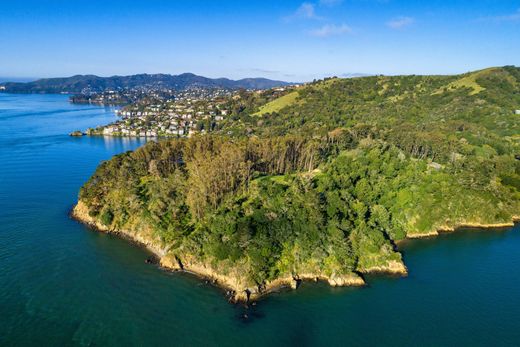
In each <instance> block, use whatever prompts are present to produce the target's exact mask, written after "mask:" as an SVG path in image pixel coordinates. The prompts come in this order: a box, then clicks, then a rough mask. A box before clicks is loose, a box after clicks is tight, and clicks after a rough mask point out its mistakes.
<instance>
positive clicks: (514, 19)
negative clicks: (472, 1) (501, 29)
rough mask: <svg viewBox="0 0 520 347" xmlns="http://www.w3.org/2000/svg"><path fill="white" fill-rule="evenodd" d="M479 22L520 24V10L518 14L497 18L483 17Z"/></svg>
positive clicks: (517, 11)
mask: <svg viewBox="0 0 520 347" xmlns="http://www.w3.org/2000/svg"><path fill="white" fill-rule="evenodd" d="M478 21H479V22H490V21H492V22H520V8H519V9H518V10H516V12H514V13H511V14H507V15H503V16H495V17H482V18H479V19H478Z"/></svg>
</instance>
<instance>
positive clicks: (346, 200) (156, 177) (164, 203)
mask: <svg viewBox="0 0 520 347" xmlns="http://www.w3.org/2000/svg"><path fill="white" fill-rule="evenodd" d="M255 95H256V94H255V93H250V94H247V95H243V96H242V97H240V98H235V99H233V105H231V107H230V109H231V110H232V112H231V116H230V117H229V118H228V119H226V121H225V122H223V123H222V125H221V126H219V128H217V129H215V131H214V132H211V133H207V134H204V135H197V136H193V137H191V138H188V139H173V140H172V139H169V140H162V141H159V142H149V143H148V144H146V145H144V146H143V147H141V148H139V149H137V150H135V151H133V152H127V153H124V154H120V155H117V156H115V157H114V158H112V159H111V160H109V161H106V162H103V163H101V165H100V166H99V167H98V168H97V170H96V172H95V173H94V174H93V176H92V177H91V178H90V179H89V180H88V182H86V183H85V185H84V186H83V187H82V188H81V190H80V193H79V201H78V204H77V205H76V206H75V208H74V210H73V216H74V217H75V218H77V219H78V220H80V221H82V222H84V223H87V224H90V225H92V226H94V227H96V228H97V229H99V230H102V231H107V232H114V233H121V234H124V235H126V236H128V237H130V238H131V239H133V240H136V241H138V242H141V243H143V244H145V245H146V246H147V247H148V248H149V249H150V250H152V251H153V252H154V253H155V254H156V255H157V256H158V257H159V258H160V262H161V264H162V265H163V266H165V267H167V268H171V269H179V270H185V271H189V272H193V273H196V274H199V275H201V276H204V277H208V278H211V279H213V280H214V281H216V283H217V284H219V285H220V286H222V287H224V288H226V289H228V290H229V291H230V292H229V293H230V295H231V296H232V298H233V299H234V300H238V301H241V300H244V301H246V300H253V299H256V298H258V297H260V296H262V295H264V294H266V293H269V292H270V291H273V290H275V289H278V288H280V287H282V286H290V287H293V288H295V287H296V286H297V284H298V283H299V281H301V280H325V281H328V282H329V283H330V284H331V285H338V286H343V285H363V284H364V283H365V282H364V279H363V275H364V274H366V273H371V272H384V273H393V274H398V275H405V274H406V273H407V269H406V267H405V265H404V264H403V260H402V256H401V254H400V253H399V250H398V248H397V246H396V244H397V242H398V241H400V240H404V239H406V238H416V237H425V236H434V235H437V234H438V232H439V231H448V230H454V229H455V228H457V227H460V226H508V225H512V223H513V221H515V219H518V216H519V215H520V111H519V110H520V69H519V68H516V67H511V66H508V67H503V68H490V69H486V70H481V71H476V72H472V73H467V74H463V75H454V76H372V77H362V78H350V79H337V78H332V79H326V80H322V81H316V82H314V83H310V84H307V85H305V86H302V87H299V88H296V89H295V90H293V91H291V92H290V93H288V94H286V95H283V96H281V97H280V98H279V99H275V100H274V101H270V102H268V103H267V104H265V102H263V100H261V99H259V98H257V97H256V96H255Z"/></svg>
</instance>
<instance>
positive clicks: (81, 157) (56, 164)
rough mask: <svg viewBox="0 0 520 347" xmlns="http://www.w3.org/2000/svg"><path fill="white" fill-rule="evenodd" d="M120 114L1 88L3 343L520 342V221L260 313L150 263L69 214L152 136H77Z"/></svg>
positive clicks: (270, 302)
mask: <svg viewBox="0 0 520 347" xmlns="http://www.w3.org/2000/svg"><path fill="white" fill-rule="evenodd" d="M113 119H115V117H114V115H113V110H111V109H108V108H102V107H95V106H78V105H71V104H69V103H68V101H67V97H66V96H61V95H8V94H0V165H1V167H0V346H68V345H80V346H162V345H168V346H183V345H201V346H211V345H215V346H216V345H219V346H226V345H238V346H241V345H244V346H265V345H269V346H330V345H341V346H378V345H391V346H463V345H466V346H513V345H520V228H519V227H518V226H517V227H515V228H512V229H509V230H501V231H463V232H459V233H455V234H451V235H443V236H441V237H439V238H437V239H434V240H422V241H414V242H409V243H408V244H406V245H404V254H405V261H406V264H407V265H408V267H409V270H410V276H409V277H408V278H405V279H395V278H388V277H373V278H369V282H370V285H369V286H368V287H366V288H361V289H359V288H358V289H353V288H330V287H328V286H326V285H324V284H319V283H318V284H307V283H306V284H304V285H302V287H301V288H300V289H298V290H297V291H293V292H283V293H279V294H275V295H272V296H270V297H268V298H266V299H265V300H262V301H261V302H259V303H258V305H256V306H254V307H252V308H251V309H245V308H244V307H242V306H238V305H231V304H228V303H227V302H226V300H225V299H224V296H223V295H222V293H221V291H220V290H218V289H216V288H213V287H211V286H210V285H207V284H204V283H202V282H201V281H200V280H198V279H196V278H194V277H191V276H189V275H184V274H172V273H169V272H166V271H163V270H161V269H159V268H157V267H156V266H154V265H148V264H145V262H144V261H145V259H146V258H147V257H148V256H149V254H148V253H147V252H146V251H145V250H143V249H142V248H140V247H138V246H135V245H133V244H130V243H128V242H126V241H124V240H120V239H118V238H117V237H113V236H110V235H104V234H100V233H96V232H93V231H90V230H88V229H87V228H85V227H84V226H82V225H80V224H78V223H76V222H74V221H72V220H70V219H69V217H68V212H69V210H70V208H71V206H72V204H73V203H74V202H75V200H76V197H77V192H78V189H79V188H80V186H81V185H82V183H83V182H85V180H87V179H88V177H89V176H90V175H91V174H92V173H93V171H94V169H95V168H96V166H97V165H98V164H99V162H100V161H102V160H107V159H109V158H110V157H111V156H112V155H114V154H116V153H120V152H123V151H126V150H131V149H134V148H136V147H138V146H140V145H142V144H143V142H142V140H141V141H139V140H129V139H110V138H100V137H96V138H89V137H82V138H72V137H69V136H67V134H68V133H69V132H70V131H73V130H76V129H85V128H87V127H89V126H95V125H99V124H104V123H107V122H109V121H111V120H113ZM244 314H247V316H248V317H249V318H248V319H243V318H242V317H243V315H244Z"/></svg>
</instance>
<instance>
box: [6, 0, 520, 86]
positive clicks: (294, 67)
mask: <svg viewBox="0 0 520 347" xmlns="http://www.w3.org/2000/svg"><path fill="white" fill-rule="evenodd" d="M501 65H520V1H519V0H517V1H510V0H473V1H467V0H464V1H463V0H451V1H447V0H443V1H440V0H437V1H404V0H343V1H341V0H309V1H301V0H300V1H274V0H272V1H271V0H263V1H262V0H249V1H235V0H233V1H199V0H191V1H189V0H171V1H159V0H147V1H139V0H138V1H135V0H133V1H130V0H127V1H118V0H117V1H110V0H104V1H98V0H89V1H83V0H73V1H72V0H67V1H65V0H62V1H59V0H38V1H36V0H26V1H24V0H19V1H2V2H1V3H0V76H11V77H12V76H16V77H27V76H30V77H56V76H69V75H73V74H87V73H92V74H97V75H102V76H109V75H115V74H120V75H126V74H134V73H142V72H146V73H159V72H162V73H172V74H178V73H182V72H193V73H197V74H201V75H205V76H208V77H230V78H242V77H257V76H262V77H267V78H273V79H283V80H290V81H305V80H311V79H313V78H319V77H324V76H331V75H338V76H341V75H346V74H351V73H369V74H373V73H378V74H379V73H382V74H430V73H438V74H447V73H457V72H465V71H469V70H475V69H479V68H484V67H489V66H501Z"/></svg>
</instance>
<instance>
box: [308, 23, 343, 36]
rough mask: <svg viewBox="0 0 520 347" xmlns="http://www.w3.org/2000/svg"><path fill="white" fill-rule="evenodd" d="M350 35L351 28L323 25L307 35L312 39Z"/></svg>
mask: <svg viewBox="0 0 520 347" xmlns="http://www.w3.org/2000/svg"><path fill="white" fill-rule="evenodd" d="M350 33H352V28H351V27H349V26H348V25H346V24H341V25H335V24H325V25H324V26H322V27H320V28H317V29H314V30H311V31H309V34H310V35H311V36H314V37H329V36H338V35H344V34H350Z"/></svg>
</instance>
